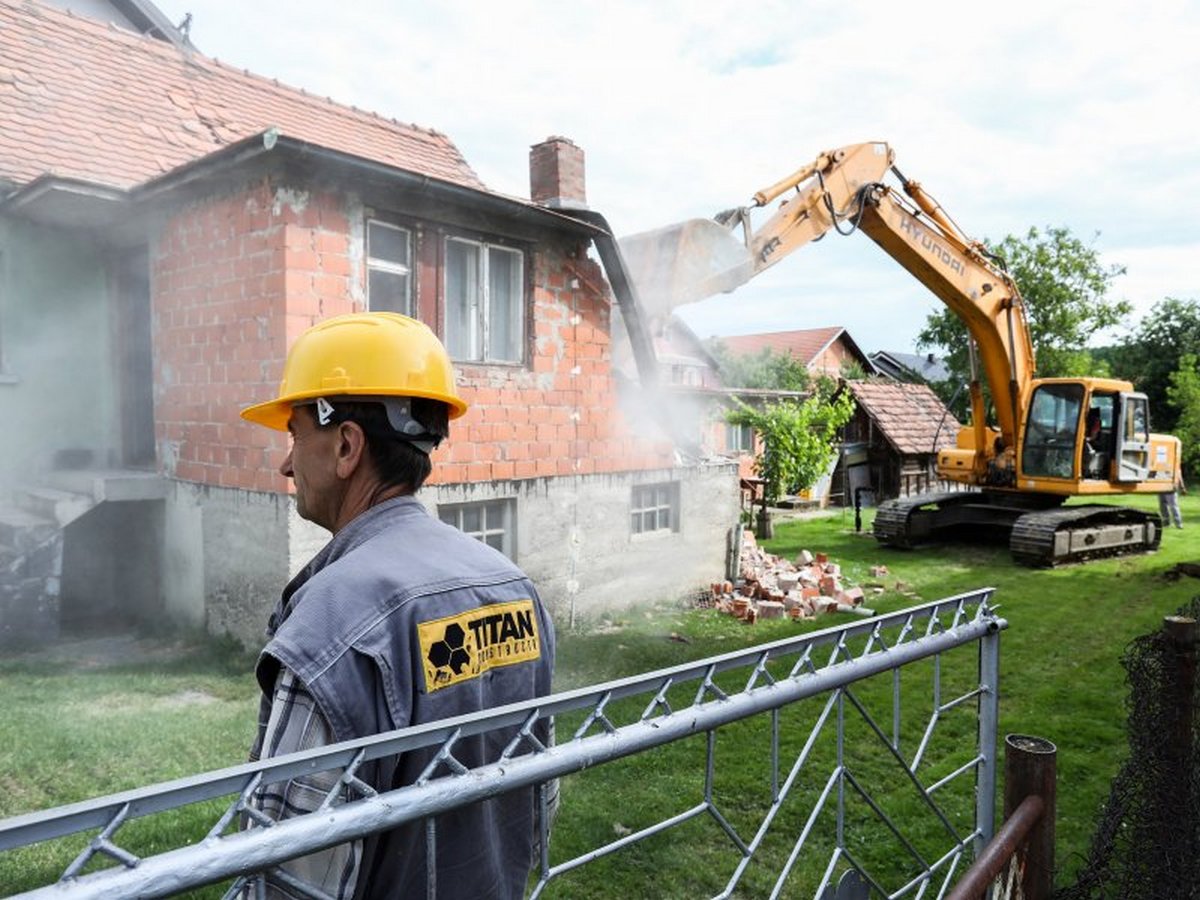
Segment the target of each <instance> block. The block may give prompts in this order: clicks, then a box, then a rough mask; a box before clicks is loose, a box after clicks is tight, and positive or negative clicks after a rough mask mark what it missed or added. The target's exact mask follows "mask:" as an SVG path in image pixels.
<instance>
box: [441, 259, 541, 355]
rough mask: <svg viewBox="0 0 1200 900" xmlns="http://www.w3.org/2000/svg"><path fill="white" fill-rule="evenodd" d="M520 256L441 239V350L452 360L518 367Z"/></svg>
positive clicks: (522, 309) (520, 349)
mask: <svg viewBox="0 0 1200 900" xmlns="http://www.w3.org/2000/svg"><path fill="white" fill-rule="evenodd" d="M524 269H525V257H524V254H522V253H521V252H519V251H517V250H511V249H509V248H507V247H497V246H494V245H492V244H485V243H481V242H479V241H470V240H466V239H465V238H458V237H451V238H447V239H446V347H447V349H448V350H449V351H450V355H451V356H452V357H454V358H455V359H460V360H467V361H472V362H521V361H522V360H523V359H524V355H525V354H524V344H525V303H524V300H525V272H524Z"/></svg>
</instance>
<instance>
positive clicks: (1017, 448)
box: [609, 142, 1181, 566]
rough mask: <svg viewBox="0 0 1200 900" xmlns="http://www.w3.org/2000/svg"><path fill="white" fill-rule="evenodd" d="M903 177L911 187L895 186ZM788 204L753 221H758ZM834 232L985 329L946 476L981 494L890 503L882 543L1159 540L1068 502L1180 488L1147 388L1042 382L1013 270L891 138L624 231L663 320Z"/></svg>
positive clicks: (1094, 546)
mask: <svg viewBox="0 0 1200 900" xmlns="http://www.w3.org/2000/svg"><path fill="white" fill-rule="evenodd" d="M889 176H894V179H895V181H896V182H898V183H896V184H892V183H885V178H887V179H888V181H889V182H890V181H891V180H892V178H890V177H889ZM780 198H782V199H781V202H780V203H779V205H778V207H777V208H776V209H775V210H774V211H773V213H771V215H770V217H769V218H768V219H767V220H766V221H765V222H764V223H763V224H762V225H761V226H759V227H757V228H756V227H754V224H753V222H752V220H751V213H752V212H753V211H754V210H757V209H760V208H765V207H768V206H769V205H770V204H772V203H773V202H774V201H775V200H779V199H780ZM831 230H836V231H837V232H839V233H841V234H850V233H852V232H853V231H856V230H857V231H862V232H864V233H865V234H866V235H867V236H868V237H869V238H871V240H873V241H874V242H875V243H876V244H878V245H879V246H880V247H881V248H883V250H884V252H885V253H887V254H888V255H889V256H890V257H891V258H892V259H894V260H895V261H896V262H898V263H899V264H900V265H901V266H903V267H904V268H905V269H906V270H907V271H908V272H909V273H911V274H912V275H913V276H914V277H915V278H917V280H918V281H920V282H921V283H922V284H923V285H925V287H927V288H928V289H929V290H930V291H932V292H933V294H935V295H936V296H937V297H938V298H939V299H940V300H941V301H942V302H943V303H945V304H946V305H947V306H948V307H949V308H950V309H951V310H952V311H953V312H954V313H955V314H956V315H957V316H958V317H959V318H960V319H961V320H962V322H963V323H964V324H965V326H966V329H967V331H968V333H969V335H970V343H969V350H970V362H971V381H970V406H971V417H970V424H968V425H966V426H963V427H962V428H960V429H959V431H958V434H957V438H956V441H955V445H954V446H953V447H947V448H944V449H942V450H940V451H938V452H937V461H936V467H937V474H938V476H939V477H940V478H941V479H943V480H946V481H952V482H958V483H961V484H962V485H966V486H969V487H967V488H965V489H963V490H959V491H951V492H943V493H935V494H923V495H918V496H913V497H904V498H899V499H894V500H888V501H885V502H883V503H881V504H880V506H879V508H878V510H877V512H876V516H875V522H874V526H873V531H874V535H875V537H876V538H877V539H878V540H879V541H880V542H882V543H883V544H886V545H891V546H896V547H912V546H914V545H917V544H921V543H927V542H931V541H936V540H938V539H939V538H946V537H952V536H953V537H957V536H960V535H963V534H965V533H967V532H977V533H978V532H985V533H988V534H991V535H994V536H1000V537H1001V538H1003V536H1007V538H1008V543H1009V547H1010V550H1011V552H1012V554H1013V557H1014V558H1015V559H1016V561H1017V562H1019V563H1022V564H1025V565H1030V566H1054V565H1058V564H1061V563H1069V562H1076V561H1080V560H1085V559H1090V558H1094V557H1100V556H1119V555H1124V554H1129V553H1139V552H1147V551H1152V550H1154V549H1155V548H1157V547H1158V545H1159V541H1160V540H1161V537H1162V531H1161V528H1162V525H1161V520H1160V518H1159V516H1158V515H1157V514H1155V513H1151V512H1147V511H1144V510H1140V509H1136V508H1131V507H1127V506H1121V505H1116V504H1112V503H1072V504H1067V503H1066V502H1065V501H1067V500H1068V499H1069V498H1074V497H1083V498H1093V497H1101V496H1112V495H1128V494H1155V493H1161V492H1165V491H1170V490H1172V485H1173V483H1174V472H1175V468H1176V467H1177V466H1179V465H1180V460H1181V454H1180V449H1181V448H1180V442H1179V439H1178V438H1175V437H1173V436H1170V435H1160V434H1152V433H1150V430H1149V429H1150V415H1149V408H1148V402H1147V399H1146V395H1145V394H1142V393H1138V392H1137V391H1135V390H1134V388H1133V385H1132V384H1130V383H1129V382H1127V381H1120V380H1116V379H1110V378H1036V377H1035V360H1034V350H1033V344H1032V342H1031V340H1030V335H1029V327H1028V324H1027V320H1026V316H1025V307H1024V303H1023V301H1022V299H1021V293H1020V291H1019V290H1018V287H1017V284H1016V283H1015V282H1014V280H1013V279H1012V277H1011V276H1010V275H1009V274H1008V272H1007V271H1006V270H1005V265H1004V261H1003V260H1002V259H1000V258H999V257H997V256H996V255H994V254H993V253H991V252H990V251H989V250H988V248H987V247H986V246H985V245H984V244H983V243H981V242H979V241H976V240H972V239H971V238H969V237H967V235H966V234H965V233H964V232H963V231H962V230H961V229H960V228H959V227H958V226H957V224H956V223H955V222H954V220H953V219H952V218H951V217H950V216H949V215H948V214H947V213H946V211H945V210H944V209H943V208H942V207H941V206H940V205H939V204H938V203H937V202H936V201H935V200H934V199H933V198H932V197H931V196H930V194H928V193H927V192H926V191H925V190H924V189H923V188H922V187H921V185H920V184H919V183H918V182H916V181H912V180H910V179H908V178H906V177H905V176H904V175H903V174H902V173H901V172H900V170H899V169H897V168H896V164H895V153H894V151H893V150H892V148H891V147H889V146H888V144H886V143H883V142H868V143H862V144H853V145H850V146H846V147H842V148H840V149H836V150H831V151H828V152H826V153H822V154H820V155H819V156H818V157H817V158H816V160H814V161H813V162H812V163H811V164H809V165H806V166H804V167H802V168H801V169H799V170H797V171H796V172H793V173H792V174H791V175H789V176H788V177H786V178H784V179H782V180H780V181H778V182H776V183H775V184H773V185H771V186H770V187H768V188H765V189H763V190H761V191H758V192H757V193H755V194H754V196H753V199H752V200H751V202H750V203H749V204H748V205H747V206H745V207H739V208H736V209H733V210H728V211H726V212H723V213H719V214H718V215H717V216H715V217H714V218H712V219H693V220H689V221H687V222H682V223H678V224H675V225H670V226H667V227H665V228H661V229H656V230H654V231H650V232H643V233H641V234H636V235H631V236H629V237H626V238H622V239H621V240H620V241H619V250H620V256H621V257H622V261H623V263H624V267H625V271H626V273H627V274H628V279H629V281H630V282H632V284H633V287H634V289H635V290H636V296H637V298H638V301H639V303H640V305H641V306H642V308H643V309H645V310H647V311H648V312H649V313H650V314H651V315H653V314H654V313H655V312H657V313H658V314H660V315H661V314H663V313H665V312H666V311H669V310H670V309H671V308H673V307H675V306H678V305H679V304H681V303H688V302H693V301H696V300H700V299H703V298H705V297H708V296H712V295H714V294H717V293H721V292H728V291H731V290H733V289H735V288H736V287H738V286H739V285H741V284H743V283H745V282H747V281H749V280H750V279H751V278H753V277H755V276H756V275H758V274H759V273H761V272H762V271H764V270H765V269H767V268H769V267H771V266H773V265H775V264H776V263H778V262H780V261H781V260H782V259H784V258H785V257H786V256H788V255H789V254H791V253H792V252H793V251H795V250H797V249H799V248H800V247H802V246H804V245H805V244H808V243H810V242H813V241H816V240H819V239H820V238H822V237H824V236H825V235H826V234H828V233H829V232H830V231H831ZM609 268H611V267H609ZM635 349H636V348H635ZM981 376H982V378H983V379H986V383H987V385H988V389H989V391H990V394H991V407H992V409H993V410H994V423H992V424H989V422H988V403H987V399H986V397H985V394H984V390H983V387H982V383H981Z"/></svg>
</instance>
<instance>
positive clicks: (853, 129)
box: [160, 0, 1200, 350]
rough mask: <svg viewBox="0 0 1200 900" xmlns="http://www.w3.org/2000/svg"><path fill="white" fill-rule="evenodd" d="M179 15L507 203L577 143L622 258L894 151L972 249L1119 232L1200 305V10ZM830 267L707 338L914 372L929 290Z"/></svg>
mask: <svg viewBox="0 0 1200 900" xmlns="http://www.w3.org/2000/svg"><path fill="white" fill-rule="evenodd" d="M160 5H161V6H162V8H163V9H164V11H165V12H166V13H167V14H168V15H169V16H170V17H171V18H172V19H174V20H176V21H178V20H179V19H180V18H182V16H183V13H184V11H185V10H188V11H191V12H193V13H194V23H193V27H192V36H193V39H194V40H195V41H196V43H197V45H198V46H199V47H200V48H201V49H202V50H203V51H205V52H206V53H209V54H211V55H217V56H219V57H221V58H222V59H223V60H225V61H227V62H230V63H232V64H235V65H238V66H241V67H245V68H249V69H251V70H252V71H255V72H258V73H260V74H263V75H267V76H271V77H277V78H279V79H280V80H282V81H286V82H287V83H289V84H293V85H296V86H302V87H305V88H307V89H308V90H310V91H312V92H315V93H319V94H326V95H331V96H333V98H334V99H336V100H339V101H341V102H346V103H353V104H355V105H358V106H360V107H364V108H367V109H372V110H375V111H377V112H379V113H381V114H384V115H387V116H394V117H395V118H397V119H400V120H401V121H411V122H416V123H417V124H420V125H424V126H427V127H433V128H436V129H437V130H439V131H442V132H445V133H446V134H448V135H449V136H450V137H451V138H452V139H453V140H454V141H455V142H456V143H457V144H458V146H459V147H460V149H461V150H462V151H463V153H464V154H465V156H466V157H467V159H468V160H469V161H470V162H471V164H472V165H473V166H474V167H475V169H476V171H477V172H479V174H480V176H481V177H482V178H483V179H484V181H485V182H486V183H488V184H489V185H490V186H492V187H493V188H494V189H496V190H499V191H502V192H505V193H510V194H518V195H525V194H527V193H528V184H527V152H528V147H529V145H530V144H532V143H535V142H537V141H539V140H541V139H543V138H545V137H546V136H548V135H550V134H563V135H566V136H568V137H570V138H572V139H573V140H575V141H576V142H577V143H579V144H580V145H581V146H582V147H583V148H584V149H585V151H586V152H587V160H588V197H589V201H590V203H591V204H592V206H593V207H594V208H596V209H599V210H601V211H602V212H604V213H605V215H606V216H607V217H608V219H609V221H610V222H612V223H613V225H614V227H616V228H617V229H618V230H619V231H621V232H623V233H630V232H634V231H641V230H645V229H648V228H653V227H656V226H660V225H663V224H666V223H668V222H672V221H677V220H680V219H684V218H688V217H691V216H697V215H711V214H712V213H714V212H716V211H717V210H719V209H723V208H726V207H729V206H732V205H735V204H739V203H744V202H746V201H747V200H748V198H749V196H750V195H751V194H752V193H753V191H754V190H756V189H757V188H759V187H761V186H762V185H764V184H768V183H771V182H773V181H774V180H775V179H777V178H779V177H781V176H782V175H784V174H786V173H787V172H790V171H792V170H793V169H795V168H796V167H798V166H799V165H801V164H803V163H805V162H807V161H809V160H811V159H812V158H813V157H814V156H815V155H816V154H817V153H818V152H820V151H822V150H824V149H829V148H831V147H836V146H839V145H842V144H846V143H854V142H857V141H862V140H887V141H889V142H890V143H891V144H892V145H893V146H894V147H895V148H896V151H897V163H898V165H899V166H900V167H901V169H902V170H903V171H904V172H905V174H906V175H908V176H909V177H911V178H915V179H917V180H919V181H921V182H922V183H923V184H924V185H925V187H926V188H928V189H929V190H930V191H931V192H932V193H933V194H934V195H935V196H936V197H937V198H938V199H939V200H940V201H941V202H942V203H943V204H944V205H945V207H946V209H947V210H949V211H950V213H951V214H952V215H953V216H954V217H955V218H956V219H957V220H958V221H959V223H960V224H961V225H962V227H963V228H964V229H966V230H967V231H968V232H969V233H970V234H972V235H973V236H976V237H985V236H986V237H991V238H999V237H1002V236H1003V235H1005V234H1008V233H1018V234H1021V233H1024V232H1025V231H1026V230H1027V229H1028V228H1029V227H1030V226H1045V225H1066V226H1067V227H1069V228H1071V230H1072V231H1073V232H1075V233H1076V234H1077V235H1079V236H1081V237H1084V238H1090V237H1091V236H1092V235H1093V234H1094V233H1097V232H1098V233H1099V235H1100V237H1099V238H1098V246H1101V247H1102V248H1113V249H1111V250H1110V249H1104V250H1103V252H1104V255H1105V258H1106V259H1108V258H1111V259H1112V261H1114V262H1122V263H1124V264H1125V265H1127V266H1129V270H1130V271H1129V275H1128V276H1127V277H1126V279H1123V280H1122V282H1120V283H1119V287H1120V288H1121V289H1122V290H1123V291H1124V292H1126V293H1127V294H1128V295H1129V296H1131V298H1134V299H1135V301H1136V303H1137V305H1138V307H1139V309H1142V308H1143V307H1146V308H1148V306H1149V305H1150V304H1152V303H1153V302H1155V300H1157V299H1161V297H1160V296H1159V295H1161V294H1166V293H1171V294H1174V295H1182V296H1195V295H1196V294H1197V290H1196V279H1195V278H1194V276H1192V275H1191V274H1190V273H1191V267H1190V266H1189V265H1188V264H1187V262H1186V257H1187V254H1188V253H1189V252H1190V253H1193V254H1194V252H1195V249H1196V248H1197V245H1200V224H1198V223H1197V222H1196V219H1195V216H1194V214H1193V212H1192V208H1191V203H1190V202H1189V201H1190V200H1191V199H1192V198H1194V197H1196V196H1197V195H1200V143H1198V142H1197V141H1196V140H1195V138H1194V131H1195V126H1194V123H1193V122H1192V119H1193V116H1192V115H1191V113H1192V108H1193V106H1194V105H1195V100H1194V93H1195V86H1196V85H1197V84H1200V54H1197V53H1195V50H1194V48H1195V47H1196V46H1197V45H1200V8H1196V6H1195V4H1192V3H1189V2H1187V0H1163V2H1158V3H1154V4H1145V3H1143V4H1129V3H1127V2H1121V3H1117V2H1115V0H1100V2H1090V3H1083V2H1077V0H1065V2H1056V3H1046V2H1044V0H1038V2H1034V0H1018V2H1013V3H1009V4H1006V5H1003V6H1000V7H985V6H979V5H974V6H972V5H970V4H962V3H958V2H953V3H952V2H948V0H933V2H928V3H925V4H922V5H921V6H920V8H919V9H917V8H914V9H912V10H906V11H903V12H901V11H899V10H898V8H897V7H896V6H894V5H891V4H885V3H882V2H876V0H840V2H832V0H815V2H811V0H810V2H802V3H796V2H787V0H768V2H760V3H756V4H754V5H753V6H752V7H747V6H746V5H745V4H744V3H740V2H732V0H720V2H715V0H694V2H690V3H688V2H683V0H668V2H656V3H653V4H645V3H634V2H631V0H611V2H608V3H605V4H562V3H550V2H543V0H521V2H503V3H494V4H489V5H488V6H487V9H486V14H483V12H482V7H481V4H478V3H474V2H468V0H450V2H443V3H438V4H424V3H417V2H414V0H404V2H382V0H360V2H356V3H347V4H342V5H341V6H340V7H338V8H337V9H336V10H331V8H330V7H329V5H328V4H322V3H315V2H311V0H309V2H303V0H289V2H284V0H259V2H256V3H252V4H232V3H228V2H221V0H163V2H161V4H160ZM829 243H830V242H829V241H827V242H823V244H822V245H821V246H818V247H810V248H805V249H804V250H803V251H801V252H800V253H798V254H796V256H795V258H793V259H790V260H787V261H785V262H784V263H783V264H782V265H780V266H778V267H776V269H775V270H773V271H772V273H771V274H770V275H769V276H762V277H761V278H760V279H759V280H758V281H757V282H756V283H753V284H751V285H748V286H747V287H746V288H743V289H742V291H740V292H739V293H738V294H737V295H734V296H735V297H737V302H736V303H722V302H721V300H731V299H732V298H720V299H718V300H714V301H708V302H707V303H706V304H703V305H701V306H698V307H694V308H691V309H689V310H687V312H686V313H685V317H686V318H688V320H689V321H690V322H693V323H694V324H695V323H697V322H699V323H702V326H701V327H699V328H698V330H700V331H701V332H702V333H706V332H707V331H709V330H711V331H714V332H718V333H732V332H734V331H745V330H747V329H746V328H745V325H746V323H750V322H753V323H756V324H755V325H754V328H756V329H757V328H759V327H761V328H762V330H771V329H783V328H794V327H807V326H813V327H816V326H821V325H829V324H845V325H847V327H850V328H851V331H852V333H853V334H854V335H855V337H856V338H857V339H859V340H860V342H861V343H862V344H863V346H864V348H865V349H876V348H878V347H884V346H886V347H888V348H889V349H898V350H904V349H909V347H910V344H911V340H912V338H913V337H914V336H915V334H916V332H917V331H918V330H919V329H920V327H921V325H922V324H923V322H924V318H925V312H926V310H927V309H928V308H932V307H931V306H930V302H929V301H928V299H927V297H926V295H925V293H924V291H923V289H922V288H921V287H920V286H919V285H917V284H916V282H915V281H913V280H912V279H911V278H910V277H909V276H907V275H906V274H904V273H903V272H902V271H900V270H899V269H898V268H897V267H896V266H895V265H894V264H892V263H890V261H888V260H886V259H885V258H883V257H882V254H880V252H879V251H878V250H877V249H876V248H875V247H874V246H873V245H871V244H870V242H869V241H867V240H865V239H861V240H858V241H857V245H855V241H853V240H852V241H848V242H845V243H847V244H849V245H850V246H848V247H846V248H844V249H841V250H839V251H837V252H830V248H829V246H827V245H828V244H829ZM1189 248H1190V249H1189ZM1192 258H1193V259H1194V258H1195V257H1194V255H1193V257H1192ZM872 298H873V299H872ZM868 300H870V302H869V303H868ZM798 301H803V302H798ZM860 310H861V312H860ZM867 310H869V311H867ZM809 311H811V315H812V317H813V318H812V319H811V320H810V319H808V318H807V317H808V315H809V314H810V313H809ZM835 314H837V316H838V318H839V319H840V320H837V319H834V320H832V321H831V319H833V318H834V316H835ZM860 315H861V316H862V322H861V324H858V325H857V326H856V325H855V323H854V322H853V321H851V320H852V319H853V318H855V317H858V316H860ZM758 323H761V325H760V324H758Z"/></svg>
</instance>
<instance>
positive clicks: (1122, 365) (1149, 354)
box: [1113, 297, 1200, 431]
mask: <svg viewBox="0 0 1200 900" xmlns="http://www.w3.org/2000/svg"><path fill="white" fill-rule="evenodd" d="M1198 347H1200V303H1198V302H1197V301H1195V300H1177V299H1175V298H1174V297H1167V298H1166V299H1164V300H1162V301H1161V302H1159V303H1157V304H1155V305H1154V307H1153V308H1152V309H1151V310H1150V312H1149V313H1147V314H1146V316H1145V318H1143V319H1142V321H1141V323H1140V324H1139V325H1138V328H1137V331H1136V332H1134V333H1133V334H1132V335H1130V336H1129V337H1127V338H1126V339H1125V340H1124V342H1122V344H1121V345H1120V346H1118V347H1117V348H1116V349H1115V351H1114V353H1113V368H1114V371H1115V372H1116V373H1117V375H1118V376H1119V377H1121V378H1126V379H1128V380H1129V381H1132V382H1133V384H1134V387H1136V388H1137V390H1139V391H1144V392H1145V394H1146V396H1147V397H1149V399H1150V410H1151V413H1152V414H1153V416H1154V424H1155V427H1156V428H1159V429H1162V430H1164V431H1172V430H1174V429H1175V428H1176V427H1177V426H1176V419H1177V417H1178V413H1177V412H1176V410H1179V411H1180V412H1182V408H1181V407H1178V406H1177V405H1175V404H1173V403H1171V402H1170V401H1169V400H1168V397H1167V385H1168V384H1169V383H1170V378H1171V377H1172V373H1173V372H1176V371H1178V370H1180V369H1183V368H1186V367H1185V366H1183V357H1184V355H1185V354H1187V353H1194V352H1196V348H1198Z"/></svg>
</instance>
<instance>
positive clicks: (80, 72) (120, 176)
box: [0, 0, 484, 189]
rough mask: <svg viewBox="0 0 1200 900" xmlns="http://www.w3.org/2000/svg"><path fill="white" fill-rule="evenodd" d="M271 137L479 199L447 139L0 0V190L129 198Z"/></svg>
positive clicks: (95, 25)
mask: <svg viewBox="0 0 1200 900" xmlns="http://www.w3.org/2000/svg"><path fill="white" fill-rule="evenodd" d="M271 126H277V127H278V128H279V129H280V131H281V132H282V133H283V134H285V135H287V136H288V137H292V138H297V139H299V140H303V141H307V142H309V143H313V144H317V145H320V146H322V147H326V148H328V149H331V150H337V151H340V152H343V153H347V154H350V155H354V156H359V157H363V158H366V159H369V160H373V161H375V162H381V163H385V164H387V165H391V166H395V167H397V168H401V169H405V170H408V171H411V172H416V173H418V174H422V175H428V176H430V177H432V178H437V179H440V180H443V181H449V182H453V183H455V184H460V185H465V186H467V187H472V188H480V189H483V188H484V186H483V184H482V182H480V180H479V177H478V176H477V175H476V174H475V172H474V171H473V170H472V169H471V167H470V166H469V165H468V164H467V162H466V160H464V159H463V157H462V154H460V153H459V151H458V148H457V147H455V146H454V144H453V143H452V142H451V141H450V139H449V138H447V137H446V136H445V135H442V134H439V133H437V132H435V131H431V130H428V129H424V128H419V127H417V126H415V125H404V124H400V123H397V122H395V121H393V120H391V119H385V118H382V117H380V116H377V115H374V114H371V113H367V112H363V111H362V110H358V109H354V108H352V107H348V106H342V105H340V104H337V103H334V102H332V101H331V100H327V99H324V98H319V97H316V96H313V95H311V94H307V93H305V92H304V91H302V90H297V89H296V88H291V87H287V86H285V85H281V84H279V83H278V82H274V81H271V80H269V79H266V78H262V77H260V76H257V75H252V74H250V73H249V72H245V71H242V70H240V69H234V68H231V67H229V66H226V65H224V64H222V63H219V62H217V61H216V60H214V59H209V58H208V57H205V56H202V55H200V54H199V53H195V52H191V53H185V52H182V51H180V50H177V49H176V48H174V47H172V46H171V45H169V44H167V43H164V42H163V41H159V40H155V39H153V38H150V37H144V36H139V35H136V34H132V33H130V32H127V31H123V30H121V29H119V28H117V27H115V26H110V25H105V24H102V23H99V22H94V21H92V20H90V19H85V18H82V17H79V16H74V15H72V14H70V13H68V12H65V11H62V10H59V9H57V8H55V7H51V6H44V5H42V4H41V3H35V2H30V0H0V181H9V182H13V183H16V184H25V183H27V182H30V181H32V180H33V179H35V178H37V177H38V176H40V175H43V174H51V175H55V176H59V177H68V178H78V179H82V180H84V181H88V182H92V183H95V184H102V185H106V186H109V187H115V188H129V187H132V186H134V185H137V184H140V183H142V182H144V181H147V180H149V179H151V178H155V177H157V176H159V175H162V174H163V173H164V172H167V171H170V170H171V169H174V168H177V167H179V166H181V165H184V164H186V163H189V162H192V161H193V160H196V159H199V158H200V157H202V156H206V155H208V154H209V153H212V152H213V151H216V150H219V149H221V148H222V147H224V146H226V145H228V144H231V143H234V142H236V141H238V140H241V139H244V138H247V137H250V136H252V135H255V134H258V133H260V132H263V131H266V130H267V129H268V128H270V127H271Z"/></svg>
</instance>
